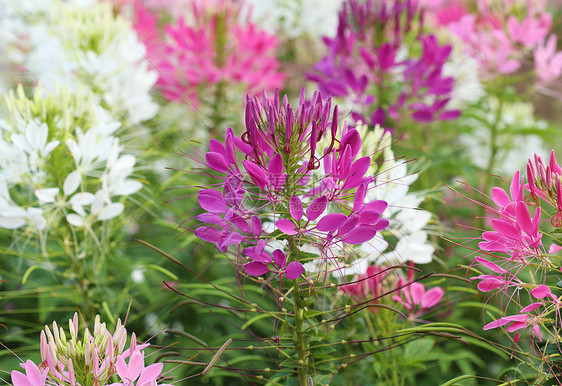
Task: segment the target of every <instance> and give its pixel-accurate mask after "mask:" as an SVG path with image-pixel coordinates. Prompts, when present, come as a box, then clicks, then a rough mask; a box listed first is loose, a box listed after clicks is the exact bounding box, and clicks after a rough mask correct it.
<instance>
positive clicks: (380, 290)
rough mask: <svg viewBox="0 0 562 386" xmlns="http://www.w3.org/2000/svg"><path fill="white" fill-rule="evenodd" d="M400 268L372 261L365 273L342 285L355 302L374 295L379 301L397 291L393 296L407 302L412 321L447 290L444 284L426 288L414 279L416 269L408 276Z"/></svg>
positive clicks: (403, 304) (429, 307)
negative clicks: (374, 263) (443, 287)
mask: <svg viewBox="0 0 562 386" xmlns="http://www.w3.org/2000/svg"><path fill="white" fill-rule="evenodd" d="M412 266H413V264H412ZM400 271H401V269H400V268H394V267H382V266H377V265H371V266H370V267H368V268H367V272H366V273H365V274H363V275H357V276H356V277H355V278H354V280H353V282H352V283H350V284H345V285H342V286H341V287H340V289H341V291H342V292H343V293H345V294H346V295H348V296H350V297H351V298H352V299H353V300H354V301H355V302H364V301H365V300H367V299H372V301H373V303H379V301H380V299H381V298H382V297H383V296H385V295H387V294H389V293H392V292H395V295H393V296H392V299H393V300H394V301H395V302H397V303H400V304H401V305H402V306H404V308H405V309H406V311H407V313H408V318H409V319H410V320H412V321H413V320H416V319H417V318H418V317H419V316H421V315H423V314H425V313H427V312H428V311H430V310H431V309H432V308H433V307H435V306H436V305H437V304H438V303H439V302H440V301H441V299H442V298H443V295H444V294H445V292H444V291H443V289H442V288H441V287H433V288H431V289H429V290H427V291H426V290H425V286H424V285H423V284H421V283H418V282H414V281H413V280H414V270H413V269H410V270H409V271H408V275H407V280H405V279H404V278H403V277H402V276H401V275H400V273H401V272H400Z"/></svg>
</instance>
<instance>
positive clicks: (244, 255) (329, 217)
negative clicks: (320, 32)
mask: <svg viewBox="0 0 562 386" xmlns="http://www.w3.org/2000/svg"><path fill="white" fill-rule="evenodd" d="M362 150H363V149H362V141H361V137H360V135H359V133H358V131H357V130H355V129H353V128H349V127H347V126H344V128H343V131H340V129H339V128H338V114H337V107H335V108H332V105H331V100H330V98H328V99H327V100H326V101H324V100H323V99H322V96H321V94H320V93H319V92H315V93H314V95H313V96H312V100H310V101H307V100H306V99H305V94H304V90H303V92H302V93H301V98H300V102H299V105H298V107H297V108H296V110H294V109H293V108H292V107H291V105H290V104H289V102H288V99H287V97H285V98H284V99H283V101H281V100H280V99H279V93H276V94H275V97H274V98H273V99H272V100H271V99H269V98H268V97H267V95H266V94H265V92H264V94H263V97H262V98H261V100H260V99H259V98H257V97H255V98H253V99H250V98H248V100H247V105H246V131H245V132H244V134H243V135H242V136H241V137H237V136H235V135H234V133H233V131H232V129H230V128H229V129H228V130H227V132H226V136H225V139H224V141H223V142H221V141H219V140H216V139H212V140H211V142H210V144H209V151H208V152H207V153H206V154H205V162H204V163H203V164H204V166H205V167H207V168H208V169H211V170H214V171H215V172H216V174H215V175H214V177H213V178H214V179H215V181H216V182H215V183H213V185H214V186H216V187H217V188H205V189H201V190H200V191H199V194H198V201H199V204H200V206H201V208H202V209H203V210H204V211H205V213H202V214H200V215H199V216H198V217H197V219H198V220H199V221H201V222H202V223H204V225H202V226H199V227H198V228H197V229H196V230H195V234H196V235H197V236H198V237H199V238H201V239H202V240H205V241H207V242H212V243H215V244H216V246H217V248H218V249H220V250H221V251H223V252H225V251H226V250H227V249H228V247H229V246H235V245H236V246H237V249H238V255H237V263H238V264H239V265H240V266H241V265H243V266H244V269H245V271H246V273H247V274H249V275H252V276H261V275H264V274H266V273H267V272H273V273H275V274H278V275H280V276H281V275H285V277H286V278H288V279H296V278H298V277H299V276H301V275H302V273H303V270H304V268H303V263H306V262H313V261H312V260H318V259H320V260H322V262H326V260H327V259H331V258H333V259H336V260H335V261H334V264H337V259H340V260H341V259H343V260H346V259H353V256H345V254H344V253H343V251H346V250H347V249H346V246H347V245H357V244H361V243H364V242H367V241H369V240H371V239H372V238H373V237H374V236H375V234H376V233H377V232H378V231H381V230H383V229H385V228H386V227H387V226H388V220H386V219H383V218H381V214H382V213H383V211H384V210H385V209H386V207H387V203H386V202H385V201H380V200H372V201H369V200H366V196H367V191H368V189H370V188H372V187H374V181H375V179H374V176H371V175H368V173H367V171H368V169H369V167H370V165H371V157H368V156H366V157H361V156H360V154H361V152H362ZM238 156H241V158H242V159H241V160H240V157H238ZM304 249H316V250H317V251H318V254H319V256H317V259H312V260H311V258H310V257H307V258H305V257H304V256H310V253H303V250H304ZM342 254H344V256H342ZM336 256H338V258H336ZM316 262H318V261H316ZM348 262H349V261H344V262H343V263H344V264H345V263H348Z"/></svg>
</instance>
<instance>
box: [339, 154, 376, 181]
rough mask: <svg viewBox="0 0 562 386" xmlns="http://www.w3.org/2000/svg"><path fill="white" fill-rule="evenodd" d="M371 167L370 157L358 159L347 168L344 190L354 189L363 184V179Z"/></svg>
mask: <svg viewBox="0 0 562 386" xmlns="http://www.w3.org/2000/svg"><path fill="white" fill-rule="evenodd" d="M369 166H371V157H363V158H359V159H358V160H357V161H355V162H354V163H353V165H351V167H350V168H349V173H348V174H347V176H346V182H345V185H344V188H354V187H356V186H358V185H359V184H361V183H362V182H363V177H364V176H365V173H367V170H369Z"/></svg>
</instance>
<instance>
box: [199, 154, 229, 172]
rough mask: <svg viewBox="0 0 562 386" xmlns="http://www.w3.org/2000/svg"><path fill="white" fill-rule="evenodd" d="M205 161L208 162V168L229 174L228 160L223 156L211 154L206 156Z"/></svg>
mask: <svg viewBox="0 0 562 386" xmlns="http://www.w3.org/2000/svg"><path fill="white" fill-rule="evenodd" d="M205 160H206V161H207V166H209V167H210V168H211V169H214V170H216V171H219V172H221V173H229V172H230V170H228V164H227V163H226V159H225V158H224V156H223V155H222V154H219V153H214V152H209V153H207V154H205Z"/></svg>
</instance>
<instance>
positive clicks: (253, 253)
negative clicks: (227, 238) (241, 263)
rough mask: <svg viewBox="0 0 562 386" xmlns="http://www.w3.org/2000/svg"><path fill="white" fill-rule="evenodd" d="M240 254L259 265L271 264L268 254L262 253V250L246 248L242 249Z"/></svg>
mask: <svg viewBox="0 0 562 386" xmlns="http://www.w3.org/2000/svg"><path fill="white" fill-rule="evenodd" d="M242 252H243V253H244V254H245V255H246V256H248V257H249V258H250V259H252V260H254V261H257V262H259V263H271V256H270V255H269V253H267V252H266V251H264V250H263V248H258V247H247V248H244V249H243V250H242Z"/></svg>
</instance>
